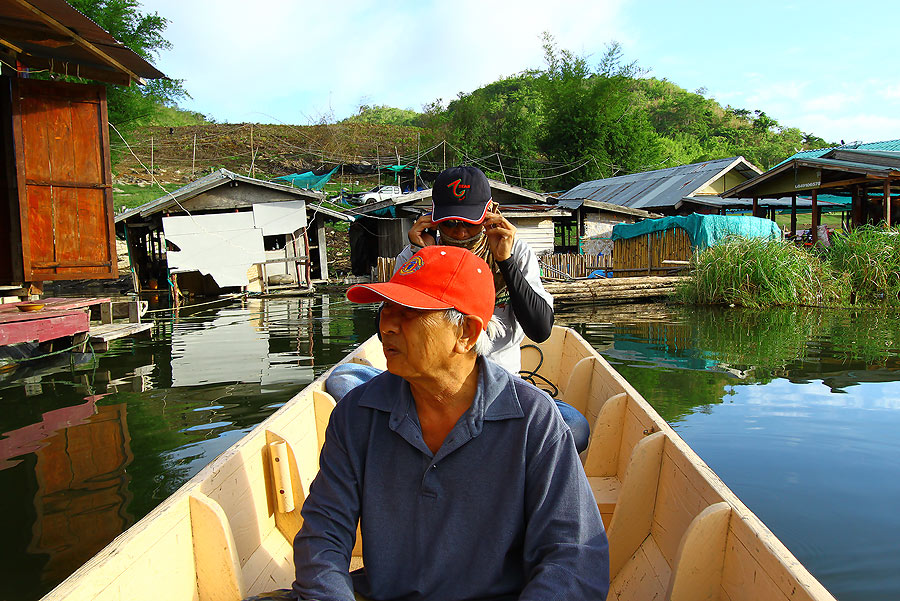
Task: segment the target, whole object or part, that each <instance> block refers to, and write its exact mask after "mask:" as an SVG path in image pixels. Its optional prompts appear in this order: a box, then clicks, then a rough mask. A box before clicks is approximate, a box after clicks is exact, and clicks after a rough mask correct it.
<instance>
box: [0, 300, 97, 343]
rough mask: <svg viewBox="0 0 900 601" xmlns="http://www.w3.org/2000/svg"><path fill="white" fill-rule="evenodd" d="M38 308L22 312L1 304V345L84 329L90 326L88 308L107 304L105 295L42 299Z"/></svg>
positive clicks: (52, 336) (52, 337)
mask: <svg viewBox="0 0 900 601" xmlns="http://www.w3.org/2000/svg"><path fill="white" fill-rule="evenodd" d="M33 302H40V303H43V304H44V308H43V309H41V310H40V311H31V312H22V311H19V310H18V309H17V308H16V305H19V304H22V303H8V304H4V305H0V345H7V344H17V343H19V342H46V341H47V340H54V339H56V338H64V337H66V336H73V335H75V334H80V333H82V332H87V331H88V330H89V329H90V326H91V318H90V314H89V313H88V310H89V309H90V307H91V306H93V305H100V304H103V303H108V302H110V300H109V299H108V298H45V299H42V300H40V301H33Z"/></svg>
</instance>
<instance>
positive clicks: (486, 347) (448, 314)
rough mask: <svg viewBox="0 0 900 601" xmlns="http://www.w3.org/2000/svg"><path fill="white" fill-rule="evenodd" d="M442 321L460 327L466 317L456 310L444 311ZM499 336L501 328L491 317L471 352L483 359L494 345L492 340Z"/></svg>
mask: <svg viewBox="0 0 900 601" xmlns="http://www.w3.org/2000/svg"><path fill="white" fill-rule="evenodd" d="M444 319H446V320H447V321H448V322H450V324H452V325H454V326H457V327H460V326H462V325H463V323H465V321H466V315H465V313H461V312H460V311H457V310H456V309H447V310H446V311H444ZM501 334H503V326H502V325H501V324H500V322H499V321H497V318H496V317H494V316H491V320H490V321H489V322H488V323H487V329H485V330H482V331H481V334H480V335H479V336H478V339H477V340H476V341H475V346H474V347H472V350H474V351H475V354H476V355H478V356H479V357H484V356H485V355H487V354H488V353H490V352H491V350H492V349H493V346H494V345H493V342H492V340H493V339H494V338H497V337H499V336H500V335H501Z"/></svg>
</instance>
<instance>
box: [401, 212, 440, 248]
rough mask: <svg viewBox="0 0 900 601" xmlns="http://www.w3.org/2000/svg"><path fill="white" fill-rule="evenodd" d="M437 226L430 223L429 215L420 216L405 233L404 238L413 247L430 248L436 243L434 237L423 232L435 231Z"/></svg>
mask: <svg viewBox="0 0 900 601" xmlns="http://www.w3.org/2000/svg"><path fill="white" fill-rule="evenodd" d="M436 227H437V225H436V224H435V223H434V222H433V221H431V214H430V213H429V214H426V215H422V216H421V217H419V218H418V219H416V222H415V223H414V224H413V226H412V227H411V228H409V232H407V234H406V236H407V238H409V241H410V243H412V244H413V245H414V246H432V245H434V244H436V243H437V240H435V239H434V236H432V235H431V234H429V233H428V232H426V231H425V230H430V229H435V228H436Z"/></svg>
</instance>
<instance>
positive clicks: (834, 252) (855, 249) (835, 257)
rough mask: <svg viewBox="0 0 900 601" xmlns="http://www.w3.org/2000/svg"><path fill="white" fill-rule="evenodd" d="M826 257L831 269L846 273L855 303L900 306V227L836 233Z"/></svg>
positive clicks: (870, 228) (862, 228)
mask: <svg viewBox="0 0 900 601" xmlns="http://www.w3.org/2000/svg"><path fill="white" fill-rule="evenodd" d="M824 257H825V258H826V260H827V261H828V262H829V263H830V265H831V269H832V270H834V271H835V272H837V273H842V274H846V277H847V278H848V280H849V284H850V289H851V302H853V303H854V304H862V305H870V304H885V305H900V227H894V228H890V229H885V228H883V227H875V226H862V227H858V228H856V229H854V230H852V231H850V232H849V233H843V232H842V233H837V234H835V235H834V236H833V237H832V246H831V248H829V249H828V250H827V251H826V252H825V254H824Z"/></svg>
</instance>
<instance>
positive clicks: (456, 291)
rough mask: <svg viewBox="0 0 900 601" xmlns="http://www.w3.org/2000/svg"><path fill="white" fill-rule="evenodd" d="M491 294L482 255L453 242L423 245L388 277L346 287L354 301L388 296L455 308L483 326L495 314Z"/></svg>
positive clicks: (407, 303) (430, 307)
mask: <svg viewBox="0 0 900 601" xmlns="http://www.w3.org/2000/svg"><path fill="white" fill-rule="evenodd" d="M494 298H495V292H494V276H493V274H491V268H490V267H488V264H487V263H485V261H484V259H482V258H481V257H479V256H477V255H475V254H473V253H471V252H470V251H468V250H466V249H464V248H458V247H455V246H436V245H435V246H426V247H425V248H423V249H422V250H420V251H419V252H417V253H416V254H414V255H413V256H412V257H411V258H410V259H409V260H407V261H406V262H405V263H404V264H403V265H401V266H400V269H398V270H397V272H396V273H395V274H394V275H393V277H391V279H390V281H388V282H381V283H377V284H357V285H355V286H351V287H350V288H349V289H348V290H347V299H348V300H350V301H351V302H354V303H377V302H381V301H384V300H389V301H392V302H395V303H397V304H398V305H403V306H404V307H409V308H410V309H422V310H426V311H436V310H441V309H456V310H457V311H459V312H460V313H462V314H464V315H474V316H475V317H478V318H480V319H481V323H482V329H486V328H487V324H488V322H489V321H490V320H491V316H492V315H493V314H494Z"/></svg>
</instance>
